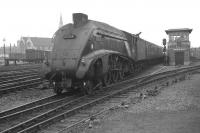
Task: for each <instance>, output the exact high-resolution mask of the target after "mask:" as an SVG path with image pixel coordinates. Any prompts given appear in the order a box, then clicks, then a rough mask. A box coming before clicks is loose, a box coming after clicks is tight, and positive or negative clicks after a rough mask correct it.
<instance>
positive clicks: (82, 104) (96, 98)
mask: <svg viewBox="0 0 200 133" xmlns="http://www.w3.org/2000/svg"><path fill="white" fill-rule="evenodd" d="M196 69H199V66H198V67H197V66H196V67H193V68H192V69H191V68H190V69H189V68H182V69H179V70H173V71H168V72H165V74H164V75H163V74H160V73H159V74H155V75H154V76H153V77H154V78H150V77H151V76H152V75H151V74H150V75H148V76H144V77H141V78H137V79H130V80H129V81H128V80H127V81H122V82H120V83H118V85H113V86H110V88H112V89H109V87H108V88H105V89H106V91H103V92H101V93H98V94H96V95H93V96H85V98H83V99H82V98H81V100H80V101H79V100H78V101H74V102H72V103H73V104H72V103H71V104H70V106H69V105H68V104H67V103H66V105H65V106H63V107H61V106H60V107H58V108H55V109H53V110H51V111H50V112H48V113H47V114H49V115H47V114H46V113H44V114H42V115H40V116H38V117H34V118H32V119H30V120H28V121H24V122H23V124H22V123H20V124H19V125H16V126H14V127H11V128H10V129H8V130H10V131H12V132H14V131H20V129H21V128H22V126H23V129H24V128H25V127H27V129H24V130H23V131H22V132H24V131H28V132H29V131H35V130H39V129H40V128H41V127H43V126H44V127H45V126H46V125H48V124H49V122H50V121H51V122H52V121H54V122H55V121H59V120H60V119H63V117H70V116H71V115H73V114H74V113H75V112H77V111H78V110H84V109H85V108H86V109H87V108H88V105H90V106H92V105H96V104H97V103H101V102H102V101H105V100H106V99H112V98H113V97H115V96H116V97H115V98H117V97H119V95H118V94H122V93H124V92H122V90H123V91H125V90H126V89H128V90H130V89H131V88H134V87H136V86H137V87H139V86H142V85H144V84H149V83H152V82H153V81H154V82H155V81H159V80H161V79H162V81H166V80H164V79H166V78H167V77H173V78H176V80H179V79H181V77H182V76H186V74H187V73H191V72H192V71H195V70H196ZM189 71H190V72H189ZM178 73H180V75H178ZM179 76H180V77H179ZM147 77H149V78H147ZM143 78H144V79H145V80H141V79H143ZM138 80H141V81H142V82H139V83H138ZM123 83H124V84H123ZM125 84H126V85H125ZM126 91H127V90H126ZM132 93H135V90H134V91H133V92H132ZM114 95H115V96H114ZM120 97H121V96H120ZM123 97H124V96H123ZM100 101H101V102H100ZM69 103H70V102H69ZM75 103H76V104H75ZM73 106H74V107H73ZM63 109H66V112H65V111H64V110H63ZM75 110H76V111H75ZM74 111H75V112H74ZM101 111H102V110H101ZM56 112H57V113H58V114H57V113H56ZM78 112H79V111H78ZM68 113H69V114H68ZM50 114H51V115H50ZM75 114H76V113H75ZM23 116H24V115H23ZM44 116H45V117H44ZM81 116H82V115H81ZM44 118H45V119H44ZM36 119H38V120H39V121H41V120H42V119H44V121H41V122H39V121H37V120H36ZM47 119H48V120H47ZM33 120H34V121H37V123H35V124H36V125H33V126H32V127H31V125H29V124H28V123H32V124H33ZM4 124H5V123H4ZM27 124H28V125H27ZM8 125H10V124H8ZM39 125H40V126H39ZM39 127H40V128H39Z"/></svg>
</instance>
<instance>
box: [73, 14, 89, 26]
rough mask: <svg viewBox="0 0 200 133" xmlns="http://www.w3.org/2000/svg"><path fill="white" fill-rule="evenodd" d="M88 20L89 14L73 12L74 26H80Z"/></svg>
mask: <svg viewBox="0 0 200 133" xmlns="http://www.w3.org/2000/svg"><path fill="white" fill-rule="evenodd" d="M87 21H88V16H87V15H86V14H83V13H73V22H74V27H79V26H82V25H84V24H86V23H87Z"/></svg>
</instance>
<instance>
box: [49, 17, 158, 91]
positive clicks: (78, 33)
mask: <svg viewBox="0 0 200 133" xmlns="http://www.w3.org/2000/svg"><path fill="white" fill-rule="evenodd" d="M52 40H53V43H54V47H53V51H52V55H51V56H52V57H51V61H50V62H49V63H48V64H47V66H46V67H48V68H49V71H48V72H47V73H46V74H45V77H46V79H48V80H49V82H50V85H51V87H52V88H53V89H54V91H55V93H57V94H61V93H62V91H63V90H72V89H81V90H82V91H83V92H85V93H87V94H91V93H92V92H93V91H94V89H95V88H97V87H100V86H102V85H103V86H107V85H109V84H112V83H115V82H117V81H119V80H122V79H123V78H124V77H125V76H126V75H128V74H130V73H134V72H135V71H139V70H141V69H142V68H143V67H144V66H145V65H147V64H150V63H158V62H160V61H161V59H162V47H160V46H157V45H155V44H153V43H150V42H148V41H145V40H143V39H141V38H139V36H137V35H133V34H130V33H128V32H125V31H122V30H119V29H117V28H114V27H112V26H110V25H108V24H105V23H102V22H97V21H93V20H88V16H87V15H85V14H82V13H74V14H73V24H71V23H70V24H66V25H64V26H62V27H61V28H60V29H58V30H57V31H56V32H55V34H54V36H53V39H52Z"/></svg>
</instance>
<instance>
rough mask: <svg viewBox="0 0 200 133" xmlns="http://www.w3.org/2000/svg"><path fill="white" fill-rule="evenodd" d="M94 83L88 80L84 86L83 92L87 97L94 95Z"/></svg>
mask: <svg viewBox="0 0 200 133" xmlns="http://www.w3.org/2000/svg"><path fill="white" fill-rule="evenodd" d="M93 88H94V83H93V82H92V81H90V80H87V81H85V82H84V84H83V91H84V93H85V94H87V95H91V94H92V93H93V91H94V90H93Z"/></svg>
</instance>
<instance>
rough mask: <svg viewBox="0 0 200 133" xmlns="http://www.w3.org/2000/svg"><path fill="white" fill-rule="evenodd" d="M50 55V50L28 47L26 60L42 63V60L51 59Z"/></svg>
mask: <svg viewBox="0 0 200 133" xmlns="http://www.w3.org/2000/svg"><path fill="white" fill-rule="evenodd" d="M50 55H51V52H50V51H44V50H36V49H26V57H25V60H26V61H27V62H35V63H40V62H43V61H44V60H49V59H50Z"/></svg>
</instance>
